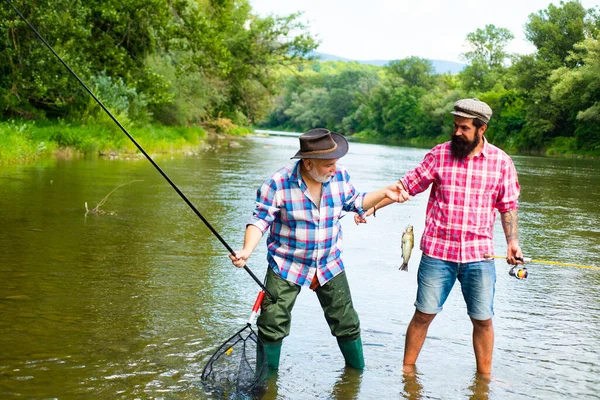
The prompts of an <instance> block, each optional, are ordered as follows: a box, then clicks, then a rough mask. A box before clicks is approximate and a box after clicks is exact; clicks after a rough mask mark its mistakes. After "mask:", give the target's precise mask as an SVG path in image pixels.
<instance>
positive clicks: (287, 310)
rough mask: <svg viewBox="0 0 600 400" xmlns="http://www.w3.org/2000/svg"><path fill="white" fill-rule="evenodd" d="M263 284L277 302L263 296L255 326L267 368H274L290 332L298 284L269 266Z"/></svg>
mask: <svg viewBox="0 0 600 400" xmlns="http://www.w3.org/2000/svg"><path fill="white" fill-rule="evenodd" d="M265 286H266V287H267V289H268V290H269V292H271V293H272V294H273V296H275V298H276V299H277V302H276V303H275V304H273V302H272V300H271V298H270V297H269V296H265V297H264V299H263V302H262V304H261V311H260V315H259V317H258V320H257V321H256V326H257V327H258V337H259V338H260V339H261V341H262V343H263V349H264V352H265V357H266V359H267V364H268V366H269V369H271V370H275V369H278V368H279V358H280V354H281V345H282V342H283V339H284V338H285V337H286V336H288V335H289V334H290V327H291V324H292V314H291V313H292V308H293V307H294V303H295V302H296V298H297V297H298V293H300V286H298V285H295V284H293V283H291V282H288V281H286V280H285V279H282V278H281V277H280V276H279V275H277V274H276V273H275V272H273V270H272V269H271V268H269V270H268V271H267V282H266V284H265Z"/></svg>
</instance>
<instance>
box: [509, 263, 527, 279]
mask: <svg viewBox="0 0 600 400" xmlns="http://www.w3.org/2000/svg"><path fill="white" fill-rule="evenodd" d="M508 274H509V275H510V276H514V277H515V278H517V279H526V278H527V268H526V267H523V268H517V266H516V265H515V266H513V267H512V268H511V269H510V271H508Z"/></svg>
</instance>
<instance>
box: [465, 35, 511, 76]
mask: <svg viewBox="0 0 600 400" xmlns="http://www.w3.org/2000/svg"><path fill="white" fill-rule="evenodd" d="M514 38H515V36H514V35H513V34H512V32H511V31H509V30H508V29H506V28H497V27H496V26H495V25H492V24H489V25H486V26H485V28H484V29H477V30H476V31H475V32H471V33H469V34H468V35H467V39H466V40H467V43H468V44H469V46H470V47H471V49H472V50H471V51H468V52H466V53H465V54H463V57H464V59H465V60H466V61H468V62H470V63H473V62H477V63H481V64H483V65H487V66H488V67H489V68H490V69H494V68H498V67H502V66H503V65H504V62H505V60H506V59H507V58H508V56H509V54H508V53H507V52H506V46H507V45H508V43H509V42H510V41H511V40H513V39H514Z"/></svg>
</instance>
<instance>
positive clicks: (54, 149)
mask: <svg viewBox="0 0 600 400" xmlns="http://www.w3.org/2000/svg"><path fill="white" fill-rule="evenodd" d="M129 133H130V134H131V135H132V137H133V138H134V139H135V140H136V141H137V142H138V143H139V144H140V145H141V146H142V147H143V148H144V150H146V151H147V152H149V153H155V154H156V153H177V152H186V151H191V150H193V149H196V148H198V147H199V146H200V145H201V144H202V142H203V140H204V138H205V137H206V135H207V133H206V131H204V130H203V129H202V128H200V127H166V126H158V125H150V126H145V127H143V128H135V129H131V130H129ZM137 151H138V150H137V148H136V147H135V145H134V144H133V143H132V142H131V141H130V140H129V138H127V136H126V135H125V134H124V133H123V131H121V129H119V128H118V127H117V126H116V125H115V126H114V127H113V126H110V125H104V124H98V125H84V124H81V123H78V122H70V121H64V120H61V121H18V120H10V121H4V122H0V164H9V163H26V162H31V161H33V160H36V159H40V158H44V157H51V156H54V155H56V154H59V153H60V154H62V155H65V154H70V155H71V156H96V155H103V154H109V153H116V154H123V153H125V154H135V153H136V152H137Z"/></svg>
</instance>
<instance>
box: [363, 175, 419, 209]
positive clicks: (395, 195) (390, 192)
mask: <svg viewBox="0 0 600 400" xmlns="http://www.w3.org/2000/svg"><path fill="white" fill-rule="evenodd" d="M408 197H409V196H408V192H407V191H406V190H404V186H402V184H401V183H400V182H398V183H392V184H391V185H389V186H386V187H384V188H382V189H379V190H375V191H373V192H369V193H367V194H366V195H365V198H364V199H363V204H362V208H363V210H369V209H371V208H373V206H375V205H376V204H380V203H383V202H386V205H388V204H392V203H403V202H405V201H406V200H408Z"/></svg>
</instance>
